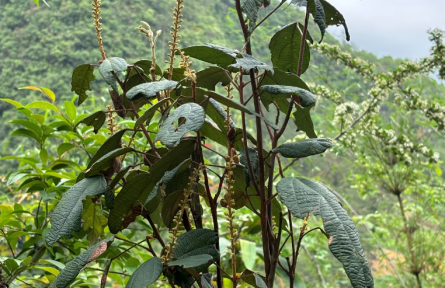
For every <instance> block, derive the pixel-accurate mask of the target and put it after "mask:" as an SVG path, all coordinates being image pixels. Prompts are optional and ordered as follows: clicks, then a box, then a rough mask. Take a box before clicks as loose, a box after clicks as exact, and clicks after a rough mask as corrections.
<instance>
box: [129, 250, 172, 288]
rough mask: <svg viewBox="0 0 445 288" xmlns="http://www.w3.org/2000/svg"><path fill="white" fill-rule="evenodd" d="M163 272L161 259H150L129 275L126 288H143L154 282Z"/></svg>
mask: <svg viewBox="0 0 445 288" xmlns="http://www.w3.org/2000/svg"><path fill="white" fill-rule="evenodd" d="M162 270H164V265H162V259H161V258H158V257H153V258H150V259H149V260H148V261H145V262H144V263H142V264H141V265H140V266H139V267H138V268H137V269H136V270H135V271H134V272H133V274H132V275H131V277H130V280H128V283H127V285H126V286H125V287H126V288H144V287H147V286H149V285H151V284H153V283H155V282H156V280H158V279H159V277H160V276H161V274H162Z"/></svg>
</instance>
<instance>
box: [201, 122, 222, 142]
mask: <svg viewBox="0 0 445 288" xmlns="http://www.w3.org/2000/svg"><path fill="white" fill-rule="evenodd" d="M200 133H201V136H204V137H207V138H209V139H210V140H212V141H214V142H216V143H218V144H220V145H223V146H226V145H227V133H226V134H224V133H223V132H222V131H221V130H220V129H219V128H218V126H217V125H216V124H215V123H213V122H212V121H210V120H208V119H205V122H204V125H202V127H201V130H200Z"/></svg>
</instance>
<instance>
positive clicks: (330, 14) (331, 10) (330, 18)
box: [309, 0, 351, 42]
mask: <svg viewBox="0 0 445 288" xmlns="http://www.w3.org/2000/svg"><path fill="white" fill-rule="evenodd" d="M316 2H319V3H321V5H322V6H323V11H324V17H325V24H326V27H328V26H340V25H343V27H344V28H345V34H346V40H347V41H349V40H351V36H350V35H349V30H348V26H347V25H346V21H345V18H344V17H343V14H341V13H340V12H339V11H338V10H337V9H336V8H335V7H334V6H332V5H331V4H330V3H329V2H328V1H326V0H316ZM315 4H316V6H314V3H312V1H310V2H309V11H310V12H311V13H312V15H314V11H315V10H316V9H317V10H319V9H320V8H319V4H318V3H315ZM315 13H318V12H315ZM320 17H321V15H320ZM314 19H315V21H317V19H316V17H315V16H314ZM319 21H321V19H320V20H319ZM317 24H318V22H317ZM320 31H322V27H320ZM322 35H323V32H322ZM320 42H321V40H320Z"/></svg>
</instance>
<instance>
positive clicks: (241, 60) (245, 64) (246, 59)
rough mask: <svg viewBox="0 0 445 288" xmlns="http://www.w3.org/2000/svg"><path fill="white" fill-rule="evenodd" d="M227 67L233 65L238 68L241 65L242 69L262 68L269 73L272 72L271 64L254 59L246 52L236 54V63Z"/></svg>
mask: <svg viewBox="0 0 445 288" xmlns="http://www.w3.org/2000/svg"><path fill="white" fill-rule="evenodd" d="M229 67H234V68H238V69H239V68H241V67H242V68H243V70H244V71H250V70H252V69H263V70H266V71H269V72H271V73H273V72H274V70H273V68H272V67H271V66H269V65H267V64H266V63H264V62H261V61H259V60H257V59H255V58H254V57H253V56H251V55H249V54H246V53H241V54H238V56H237V57H236V63H235V64H232V65H229Z"/></svg>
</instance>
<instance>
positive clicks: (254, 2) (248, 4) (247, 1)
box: [241, 0, 263, 30]
mask: <svg viewBox="0 0 445 288" xmlns="http://www.w3.org/2000/svg"><path fill="white" fill-rule="evenodd" d="M262 4H263V1H262V0H243V1H242V2H241V9H242V11H243V13H244V14H246V16H247V19H249V29H250V30H252V29H253V27H255V24H256V21H257V20H258V10H259V9H260V7H261V6H262Z"/></svg>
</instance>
